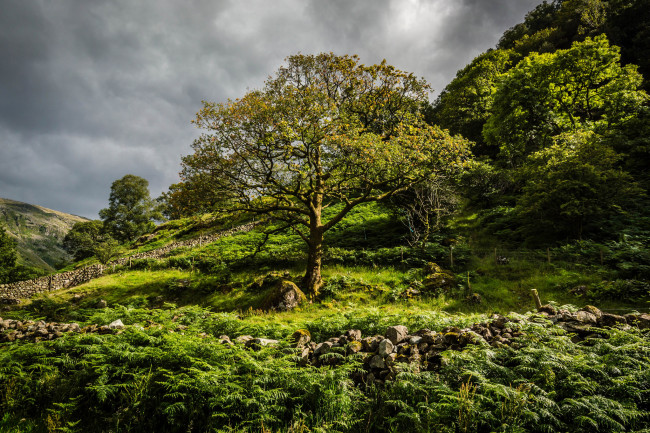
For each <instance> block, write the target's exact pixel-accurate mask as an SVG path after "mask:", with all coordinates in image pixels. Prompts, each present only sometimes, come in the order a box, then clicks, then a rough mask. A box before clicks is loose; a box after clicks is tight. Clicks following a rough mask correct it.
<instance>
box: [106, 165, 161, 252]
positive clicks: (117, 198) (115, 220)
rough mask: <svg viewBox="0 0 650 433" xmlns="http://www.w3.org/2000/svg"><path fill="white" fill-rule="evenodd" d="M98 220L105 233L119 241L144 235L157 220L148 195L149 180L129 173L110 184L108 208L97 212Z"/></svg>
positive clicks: (157, 214)
mask: <svg viewBox="0 0 650 433" xmlns="http://www.w3.org/2000/svg"><path fill="white" fill-rule="evenodd" d="M99 217H100V218H101V219H102V220H103V221H104V227H105V229H106V231H107V232H108V233H110V234H111V235H112V236H113V238H115V239H117V240H118V241H121V242H128V241H132V240H133V239H135V238H136V237H138V236H139V235H141V234H143V233H146V232H147V231H148V230H150V229H151V228H153V225H154V223H153V221H154V220H157V219H160V218H161V216H160V213H159V212H158V210H157V209H156V206H155V203H154V201H153V200H152V199H151V197H150V196H149V181H147V180H146V179H143V178H141V177H139V176H135V175H132V174H127V175H125V176H124V177H122V178H121V179H118V180H116V181H115V182H113V184H112V185H111V194H110V196H109V205H108V208H105V209H102V210H100V211H99Z"/></svg>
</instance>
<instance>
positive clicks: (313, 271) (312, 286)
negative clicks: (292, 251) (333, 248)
mask: <svg viewBox="0 0 650 433" xmlns="http://www.w3.org/2000/svg"><path fill="white" fill-rule="evenodd" d="M322 263H323V230H322V228H321V227H312V228H311V230H310V233H309V254H308V256H307V271H306V272H305V277H304V278H303V280H302V282H303V286H304V287H306V288H307V290H308V291H309V293H310V294H311V296H313V297H316V296H318V293H319V292H320V288H321V287H322V286H323V279H322V277H321V265H322Z"/></svg>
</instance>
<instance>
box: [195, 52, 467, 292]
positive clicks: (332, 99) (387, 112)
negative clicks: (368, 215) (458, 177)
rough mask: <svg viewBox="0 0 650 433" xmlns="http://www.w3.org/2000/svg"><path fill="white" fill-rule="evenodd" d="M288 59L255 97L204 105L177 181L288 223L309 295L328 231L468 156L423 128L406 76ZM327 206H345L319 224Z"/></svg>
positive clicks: (417, 97) (351, 59)
mask: <svg viewBox="0 0 650 433" xmlns="http://www.w3.org/2000/svg"><path fill="white" fill-rule="evenodd" d="M287 60H288V64H287V65H286V66H284V67H281V68H280V69H279V70H278V72H277V74H276V76H275V77H272V78H269V79H268V80H267V81H266V85H265V86H264V88H263V89H261V90H255V91H251V92H249V93H247V94H246V95H245V96H244V97H243V98H242V99H238V100H235V101H228V102H227V103H224V104H215V103H210V102H205V103H204V107H203V109H201V110H200V111H199V113H198V115H197V118H196V120H195V121H194V122H195V123H196V125H197V126H198V127H200V128H202V129H204V130H205V132H204V133H203V134H202V135H201V137H200V138H199V139H197V140H196V141H195V142H194V144H193V149H194V152H195V153H194V154H193V155H190V156H187V157H184V158H183V171H182V177H183V179H185V181H190V180H192V179H197V178H200V179H203V180H204V179H211V180H212V182H213V184H212V185H213V190H215V191H223V193H224V194H227V196H228V197H230V198H231V204H230V205H229V209H228V210H230V211H247V212H253V213H256V214H266V215H269V216H272V217H273V218H275V219H278V220H281V221H284V222H286V224H287V227H291V228H292V229H293V230H295V232H296V233H297V234H298V235H299V236H300V237H301V238H302V239H303V240H304V241H305V243H306V244H307V246H308V255H307V270H306V273H305V276H304V280H303V283H304V285H305V286H306V287H307V288H308V289H309V290H310V291H311V292H312V294H317V293H318V290H319V288H320V286H321V285H322V279H321V263H322V258H323V242H324V235H325V233H326V232H327V231H328V230H329V229H331V228H332V227H333V226H334V225H336V224H337V223H338V222H339V221H341V219H342V218H343V217H344V216H345V215H346V214H347V213H348V212H349V211H350V210H351V209H352V208H354V207H355V206H357V205H359V204H361V203H365V202H371V201H377V200H382V199H385V198H388V197H390V196H392V195H393V194H395V193H397V192H399V191H404V190H406V189H407V188H410V187H412V186H414V185H418V184H420V183H423V182H425V181H426V180H427V179H431V178H435V177H436V176H437V175H439V174H441V173H448V172H450V171H454V170H457V169H459V168H460V167H461V166H462V164H463V162H464V160H465V158H467V157H468V155H469V152H468V148H467V143H466V141H465V140H464V139H462V138H460V137H456V138H453V137H451V136H450V135H449V134H448V133H447V132H445V131H443V130H441V129H439V128H437V127H432V126H429V125H427V124H426V123H425V122H424V120H423V117H422V115H421V114H420V113H419V112H418V108H419V107H421V106H422V105H423V103H424V102H425V101H426V100H427V98H428V91H429V87H428V85H427V84H426V83H425V82H424V81H423V80H420V79H417V78H416V77H414V76H413V75H412V74H409V73H406V72H403V71H400V70H398V69H396V68H394V67H393V66H390V65H387V64H386V63H385V62H382V63H381V64H379V65H373V66H364V65H362V64H359V59H358V58H357V57H356V56H335V55H334V54H331V53H330V54H320V55H316V56H307V55H296V56H291V57H289V58H288V59H287ZM333 204H342V205H343V206H341V208H340V210H338V211H336V212H333V214H332V215H331V216H329V217H327V218H326V217H325V216H324V215H323V210H324V209H325V208H327V207H329V206H331V205H333Z"/></svg>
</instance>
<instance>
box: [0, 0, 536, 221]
mask: <svg viewBox="0 0 650 433" xmlns="http://www.w3.org/2000/svg"><path fill="white" fill-rule="evenodd" d="M539 3H541V0H211V1H208V0H191V1H178V0H137V1H133V0H110V1H109V0H0V4H1V9H0V10H1V12H0V56H1V61H0V197H2V198H8V199H13V200H18V201H23V202H27V203H31V204H37V205H40V206H44V207H47V208H51V209H54V210H58V211H62V212H67V213H72V214H76V215H81V216H84V217H87V218H91V219H97V218H98V215H97V213H98V211H99V210H100V209H101V208H105V207H107V206H108V196H109V194H110V186H111V183H112V182H113V181H115V180H117V179H119V178H121V177H122V176H124V175H126V174H134V175H137V176H141V177H143V178H145V179H147V180H148V181H149V186H150V191H151V195H152V197H154V198H155V197H157V196H158V195H160V194H161V193H162V192H163V191H166V190H167V188H168V187H169V185H171V184H172V183H176V182H178V181H179V178H178V172H179V171H180V160H181V156H183V155H187V154H190V153H191V152H192V149H191V144H192V142H193V140H194V139H195V138H197V137H198V136H199V134H200V132H201V131H200V130H198V129H196V128H195V127H194V126H193V125H192V124H191V121H192V119H193V118H194V117H195V115H196V112H197V111H198V110H199V109H200V108H201V106H202V103H201V101H203V100H206V101H211V102H225V101H226V100H227V99H228V98H232V99H234V98H238V97H241V96H243V95H244V94H245V93H246V92H247V91H249V90H253V89H259V88H261V87H263V85H264V80H265V79H266V78H268V77H269V76H272V75H273V74H274V72H275V71H276V70H277V69H278V67H280V66H281V65H282V64H283V61H284V59H285V58H286V57H287V56H290V55H293V54H297V53H302V54H317V53H321V52H334V53H335V54H357V55H359V57H360V59H361V62H362V63H365V64H373V63H379V62H380V61H381V60H382V59H386V61H387V62H388V63H389V64H392V65H394V66H395V67H397V68H399V69H402V70H405V71H408V72H413V73H414V74H415V75H417V76H419V77H422V78H424V79H425V80H427V81H428V82H429V83H430V84H431V85H432V87H433V88H434V93H433V94H432V95H431V99H432V100H433V99H435V96H436V94H437V93H438V92H439V91H441V90H442V89H443V88H444V87H445V85H446V84H447V83H449V81H451V80H452V79H453V77H454V76H455V74H456V71H457V70H458V69H460V68H462V67H464V66H465V65H467V64H468V63H469V62H471V60H472V59H473V58H474V57H476V56H477V55H478V54H480V53H481V52H483V51H485V50H487V49H488V48H493V47H494V46H495V45H496V43H497V42H498V40H499V37H500V36H501V35H502V34H503V32H504V31H505V30H506V29H508V28H510V27H512V26H513V25H515V24H517V23H519V22H521V21H523V19H524V17H525V15H526V13H527V12H528V11H530V10H532V9H533V8H534V7H535V6H536V5H537V4H539Z"/></svg>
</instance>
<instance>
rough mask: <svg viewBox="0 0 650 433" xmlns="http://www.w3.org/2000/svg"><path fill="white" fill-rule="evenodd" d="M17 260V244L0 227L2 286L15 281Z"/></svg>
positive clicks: (0, 282) (0, 279) (0, 275)
mask: <svg viewBox="0 0 650 433" xmlns="http://www.w3.org/2000/svg"><path fill="white" fill-rule="evenodd" d="M17 258H18V257H17V255H16V242H15V241H14V240H13V239H12V238H11V237H9V235H8V234H7V232H6V231H5V228H4V227H3V226H2V225H0V284H5V283H8V282H10V281H12V280H13V276H14V275H13V274H14V272H15V270H16V259H17Z"/></svg>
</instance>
